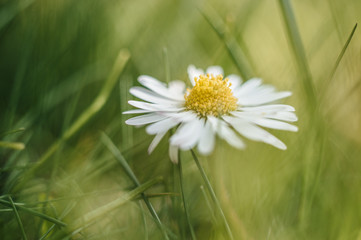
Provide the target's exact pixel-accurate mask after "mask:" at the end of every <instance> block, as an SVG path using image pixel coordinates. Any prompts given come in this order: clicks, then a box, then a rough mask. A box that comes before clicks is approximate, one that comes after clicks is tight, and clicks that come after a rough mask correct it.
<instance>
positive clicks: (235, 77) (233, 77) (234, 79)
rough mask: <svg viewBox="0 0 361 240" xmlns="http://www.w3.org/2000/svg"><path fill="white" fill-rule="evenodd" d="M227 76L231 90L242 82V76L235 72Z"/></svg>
mask: <svg viewBox="0 0 361 240" xmlns="http://www.w3.org/2000/svg"><path fill="white" fill-rule="evenodd" d="M227 78H228V79H229V82H230V83H231V87H230V89H232V91H233V90H234V89H236V88H238V87H239V86H240V85H241V83H242V78H241V77H240V76H238V75H236V74H231V75H228V76H227Z"/></svg>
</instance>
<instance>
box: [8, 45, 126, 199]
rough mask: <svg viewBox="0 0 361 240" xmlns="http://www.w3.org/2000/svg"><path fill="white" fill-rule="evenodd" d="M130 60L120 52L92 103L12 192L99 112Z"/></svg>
mask: <svg viewBox="0 0 361 240" xmlns="http://www.w3.org/2000/svg"><path fill="white" fill-rule="evenodd" d="M129 58H130V53H129V52H128V50H126V49H122V50H120V52H119V54H118V56H117V58H116V60H115V62H114V65H113V68H112V70H111V72H110V74H109V76H108V78H107V80H106V82H105V84H104V85H103V88H102V89H101V90H100V93H99V95H98V96H97V98H96V99H95V100H94V102H93V103H92V104H91V105H90V106H89V107H88V108H87V109H86V110H85V111H84V112H83V113H82V114H81V115H80V117H79V118H78V119H77V120H76V121H75V122H74V123H73V124H72V125H71V126H70V127H69V128H68V129H67V130H66V131H65V133H64V135H63V136H62V137H61V138H60V139H59V140H58V141H56V142H55V143H53V145H51V146H50V147H49V148H48V150H47V151H46V152H45V153H44V155H43V156H42V157H41V158H40V160H39V161H38V162H37V163H36V165H34V166H33V167H31V168H30V169H29V170H27V171H25V172H24V173H23V175H22V177H21V179H20V180H19V182H18V183H17V184H16V185H15V187H14V189H13V191H14V192H17V191H19V190H20V189H21V188H22V187H23V185H24V184H26V182H27V181H28V180H29V179H30V178H31V177H32V176H33V174H35V173H36V171H37V170H38V169H39V168H40V167H41V166H43V165H44V164H45V163H46V162H48V161H49V159H50V157H51V156H52V155H53V154H54V153H55V152H56V151H57V150H58V148H59V147H60V146H61V145H62V144H63V143H64V142H65V141H67V140H68V139H69V138H71V137H72V136H73V135H74V134H75V133H76V132H78V131H79V129H80V128H81V127H83V126H84V125H85V124H86V123H87V122H88V121H89V120H90V119H91V118H92V117H93V116H94V115H95V114H96V113H97V112H99V110H100V109H101V108H102V107H103V106H104V104H105V103H106V101H107V99H108V98H109V96H110V93H111V92H112V90H113V88H114V86H115V84H116V83H117V81H118V78H119V75H120V74H121V72H122V71H123V69H124V67H125V66H126V64H127V62H128V60H129Z"/></svg>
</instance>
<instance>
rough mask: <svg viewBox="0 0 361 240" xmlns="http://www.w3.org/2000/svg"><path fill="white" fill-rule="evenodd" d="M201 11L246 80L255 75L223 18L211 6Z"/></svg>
mask: <svg viewBox="0 0 361 240" xmlns="http://www.w3.org/2000/svg"><path fill="white" fill-rule="evenodd" d="M199 11H200V13H201V14H202V16H203V17H204V18H205V20H206V21H207V22H208V23H209V25H210V26H211V27H212V28H213V30H214V31H215V32H216V33H217V35H218V37H219V38H220V39H221V40H222V42H223V43H224V45H225V47H226V49H227V51H228V54H229V55H230V56H231V58H232V60H233V62H234V63H235V65H236V66H237V68H238V70H239V72H240V75H241V77H242V78H243V79H244V80H248V79H250V78H251V77H253V76H254V73H253V70H252V68H251V65H250V63H249V61H248V60H247V58H246V55H245V54H244V52H243V50H242V49H241V48H240V46H239V45H238V43H237V41H236V39H235V38H234V37H233V36H232V35H231V34H229V33H227V32H226V30H225V29H226V26H225V23H224V22H223V21H222V19H221V18H220V17H219V16H218V15H217V13H216V12H215V11H214V10H213V9H212V8H211V7H207V8H202V9H200V8H199Z"/></svg>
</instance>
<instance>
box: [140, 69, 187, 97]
mask: <svg viewBox="0 0 361 240" xmlns="http://www.w3.org/2000/svg"><path fill="white" fill-rule="evenodd" d="M138 81H139V82H140V84H142V85H143V86H145V87H147V88H149V89H150V90H152V91H153V92H155V93H157V94H159V95H161V96H163V97H167V98H169V99H172V100H177V101H184V97H183V96H178V95H174V94H172V93H171V92H170V91H169V89H168V88H167V86H166V85H165V84H164V83H162V82H160V81H158V80H157V79H155V78H153V77H151V76H147V75H141V76H139V77H138Z"/></svg>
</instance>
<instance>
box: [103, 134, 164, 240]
mask: <svg viewBox="0 0 361 240" xmlns="http://www.w3.org/2000/svg"><path fill="white" fill-rule="evenodd" d="M101 139H102V141H103V143H104V144H105V146H106V147H107V148H108V149H109V151H110V152H111V153H112V154H113V156H114V157H115V158H116V159H117V160H118V161H119V163H120V164H121V165H122V167H123V169H124V171H125V172H126V174H127V175H128V177H129V178H130V179H131V180H132V181H133V183H134V184H135V185H136V186H137V187H139V186H141V184H140V182H139V180H138V178H137V177H136V176H135V174H134V172H133V171H132V169H131V168H130V166H129V164H128V162H127V161H126V160H125V158H124V157H123V155H122V153H121V152H120V151H119V149H118V148H117V147H116V146H115V145H114V143H113V142H112V140H111V139H110V138H109V137H108V136H107V135H106V134H105V133H102V135H101ZM140 196H141V197H142V198H143V200H144V202H145V204H146V205H147V207H148V209H149V212H150V213H151V215H152V216H153V218H154V220H155V222H156V224H157V226H158V227H159V229H160V230H161V231H162V234H163V237H164V239H166V240H168V239H169V237H168V234H167V232H166V229H165V227H164V225H163V223H162V222H161V221H160V218H159V217H158V214H157V212H156V211H155V209H154V207H153V205H152V204H151V203H150V201H149V199H148V197H147V196H146V195H145V194H144V193H141V194H140Z"/></svg>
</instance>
